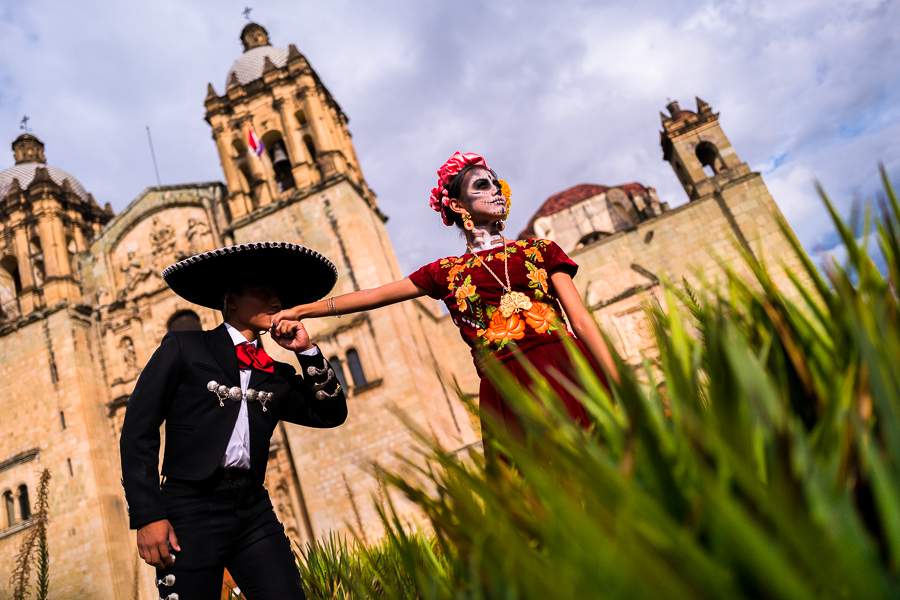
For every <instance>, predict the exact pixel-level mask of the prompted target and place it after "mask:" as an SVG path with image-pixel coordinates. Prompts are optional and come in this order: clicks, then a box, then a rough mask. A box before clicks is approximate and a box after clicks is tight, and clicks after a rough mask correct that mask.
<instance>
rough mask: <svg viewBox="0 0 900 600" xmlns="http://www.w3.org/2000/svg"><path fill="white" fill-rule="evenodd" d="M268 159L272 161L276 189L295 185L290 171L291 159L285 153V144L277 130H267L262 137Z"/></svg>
mask: <svg viewBox="0 0 900 600" xmlns="http://www.w3.org/2000/svg"><path fill="white" fill-rule="evenodd" d="M262 142H263V146H265V148H266V153H267V154H268V155H269V160H270V161H272V170H273V171H275V181H276V183H277V184H278V191H280V192H283V191H285V190H289V189H291V188H293V187H294V186H295V184H294V175H293V173H291V159H290V157H289V156H288V153H287V146H285V145H284V139H283V138H282V137H281V133H280V132H278V131H268V132H266V134H265V135H264V136H263V139H262Z"/></svg>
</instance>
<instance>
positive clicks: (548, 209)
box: [519, 183, 647, 239]
mask: <svg viewBox="0 0 900 600" xmlns="http://www.w3.org/2000/svg"><path fill="white" fill-rule="evenodd" d="M613 187H617V188H620V189H621V190H623V191H624V192H625V193H626V194H628V195H629V196H633V195H635V194H646V193H647V188H645V187H644V186H643V185H641V184H640V183H625V184H623V185H616V186H608V185H597V184H594V183H579V184H578V185H574V186H572V187H570V188H569V189H567V190H563V191H561V192H559V193H557V194H553V195H552V196H550V197H549V198H547V199H546V200H545V201H544V203H543V204H541V207H540V208H539V209H537V212H535V213H534V215H532V217H531V220H530V221H528V226H527V227H525V229H523V230H522V232H521V233H520V234H519V239H524V238H528V237H533V236H534V222H535V221H537V220H538V219H540V218H541V217H546V216H547V215H552V214H554V213H558V212H559V211H561V210H565V209H567V208H569V207H570V206H574V205H575V204H578V203H579V202H582V201H584V200H587V199H588V198H592V197H594V196H597V195H598V194H602V193H603V192H605V191H607V190H609V189H612V188H613Z"/></svg>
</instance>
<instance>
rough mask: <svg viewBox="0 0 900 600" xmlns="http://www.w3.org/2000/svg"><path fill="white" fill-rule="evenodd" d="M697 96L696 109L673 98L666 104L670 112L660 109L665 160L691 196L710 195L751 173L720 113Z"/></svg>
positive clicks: (692, 197)
mask: <svg viewBox="0 0 900 600" xmlns="http://www.w3.org/2000/svg"><path fill="white" fill-rule="evenodd" d="M696 100H697V112H693V111H690V110H685V109H683V108H681V107H679V106H678V102H677V101H672V102H669V104H668V105H667V106H666V108H667V109H668V111H669V114H668V115H665V114H663V113H660V117H661V120H662V126H663V130H662V132H661V133H660V138H661V140H660V141H661V144H662V148H663V160H665V161H667V162H668V163H669V164H671V165H672V169H674V171H675V174H676V175H677V176H678V180H679V181H680V182H681V185H682V186H684V191H685V192H686V193H687V195H688V197H689V198H690V199H691V200H698V199H700V198H703V197H705V196H708V195H709V194H711V193H713V192H714V191H716V190H717V189H721V188H722V187H724V186H726V185H727V184H728V183H729V182H732V181H734V180H736V179H738V178H740V177H743V176H745V175H748V174H749V173H750V169H749V168H748V167H747V165H746V164H745V163H742V162H741V160H740V159H739V158H738V155H737V153H736V152H735V151H734V148H733V147H732V146H731V142H729V141H728V137H726V135H725V132H723V131H722V127H721V126H720V125H719V115H718V113H713V111H712V109H711V108H710V107H709V104H707V103H706V102H704V101H703V100H701V99H700V98H697V99H696Z"/></svg>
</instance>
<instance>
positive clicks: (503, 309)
mask: <svg viewBox="0 0 900 600" xmlns="http://www.w3.org/2000/svg"><path fill="white" fill-rule="evenodd" d="M529 308H531V300H530V299H529V298H528V296H526V295H525V294H523V293H522V292H512V291H510V292H506V293H505V294H503V295H502V296H501V297H500V313H501V314H502V315H503V318H504V319H508V318H510V317H511V316H513V314H515V313H517V312H519V311H520V310H528V309H529Z"/></svg>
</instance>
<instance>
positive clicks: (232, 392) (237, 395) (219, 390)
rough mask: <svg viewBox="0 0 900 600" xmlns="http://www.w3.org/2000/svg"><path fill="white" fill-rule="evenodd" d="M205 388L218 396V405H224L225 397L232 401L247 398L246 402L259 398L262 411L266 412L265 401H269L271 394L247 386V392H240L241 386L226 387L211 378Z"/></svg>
mask: <svg viewBox="0 0 900 600" xmlns="http://www.w3.org/2000/svg"><path fill="white" fill-rule="evenodd" d="M206 389H208V390H209V391H211V392H212V393H214V394H215V395H216V396H218V398H219V406H225V399H226V398H227V399H229V400H231V401H232V402H240V401H241V399H242V398H247V402H256V401H257V400H259V403H260V404H262V409H263V412H267V410H268V409H267V408H266V402H271V401H272V397H273V394H272V392H263V391H260V390H254V389H253V388H247V393H246V394H242V393H241V388H239V387H238V386H234V387H231V388H230V387H228V386H227V385H222V384H220V383H219V382H218V381H215V380H212V381H210V382H209V383H207V384H206Z"/></svg>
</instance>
